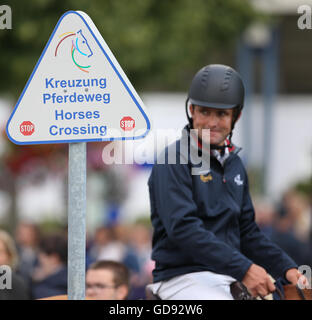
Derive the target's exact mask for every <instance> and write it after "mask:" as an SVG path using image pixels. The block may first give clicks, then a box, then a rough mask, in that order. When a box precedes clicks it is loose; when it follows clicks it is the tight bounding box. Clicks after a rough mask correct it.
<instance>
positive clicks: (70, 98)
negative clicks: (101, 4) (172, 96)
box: [6, 11, 151, 144]
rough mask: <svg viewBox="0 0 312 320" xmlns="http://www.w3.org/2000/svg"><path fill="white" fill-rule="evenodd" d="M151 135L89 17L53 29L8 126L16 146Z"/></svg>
mask: <svg viewBox="0 0 312 320" xmlns="http://www.w3.org/2000/svg"><path fill="white" fill-rule="evenodd" d="M150 129H151V124H150V121H149V118H148V117H147V114H146V111H145V107H144V105H143V102H142V101H141V99H140V97H139V96H138V94H137V93H136V91H135V90H134V88H133V86H132V85H131V83H130V81H129V80H128V78H127V76H126V75H125V73H124V72H123V70H122V69H121V67H120V65H119V64H118V62H117V60H116V59H115V57H114V55H113V54H112V52H111V51H110V49H109V47H108V46H107V44H106V43H105V41H104V39H103V38H102V36H101V35H100V33H99V31H98V30H97V28H96V27H95V25H94V23H93V22H92V20H91V19H90V17H89V16H88V15H87V14H85V13H84V12H81V11H68V12H66V13H65V14H64V15H63V16H62V17H61V18H60V20H59V22H58V23H57V25H56V27H55V29H54V31H53V33H52V35H51V37H50V39H49V41H48V43H47V45H46V47H45V49H44V50H43V53H42V54H41V57H40V59H39V61H38V62H37V65H36V67H35V69H34V71H33V72H32V74H31V76H30V78H29V80H28V82H27V84H26V86H25V88H24V90H23V92H22V94H21V96H20V98H19V99H18V101H17V104H16V106H15V109H14V111H13V113H12V115H11V117H10V119H9V121H8V123H7V128H6V130H7V135H8V137H9V139H10V140H11V141H12V142H14V143H16V144H44V143H69V142H82V141H107V140H127V139H140V138H144V137H145V136H146V134H147V133H148V132H149V130H150Z"/></svg>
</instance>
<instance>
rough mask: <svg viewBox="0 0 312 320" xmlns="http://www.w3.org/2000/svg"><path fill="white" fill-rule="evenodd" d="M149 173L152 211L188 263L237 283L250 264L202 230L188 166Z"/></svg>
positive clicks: (165, 167)
mask: <svg viewBox="0 0 312 320" xmlns="http://www.w3.org/2000/svg"><path fill="white" fill-rule="evenodd" d="M152 174H153V181H154V183H153V189H154V200H155V205H156V212H157V214H158V215H159V218H160V220H161V222H162V224H163V226H164V228H165V230H166V233H167V235H168V238H169V240H170V241H171V242H172V243H174V244H175V245H176V246H177V247H179V248H181V249H182V250H184V251H186V252H187V254H188V256H189V257H190V260H191V261H190V262H191V263H196V264H198V265H202V266H203V267H204V268H207V270H210V271H212V272H216V273H219V274H226V275H230V276H232V277H233V278H235V279H237V280H239V281H241V280H242V279H243V277H244V275H245V273H246V271H247V270H248V269H249V267H250V265H251V264H252V262H251V261H250V260H249V259H248V258H246V257H245V256H244V255H243V254H241V253H240V252H239V251H238V250H236V249H234V248H232V247H231V246H229V245H227V244H226V243H225V242H223V241H221V240H219V239H218V238H217V237H216V236H215V235H214V233H212V232H210V231H209V230H207V228H205V226H204V224H203V221H202V220H201V219H200V218H199V217H198V214H197V212H198V208H197V205H196V203H195V202H194V200H193V194H192V177H191V173H190V169H189V167H188V166H187V165H183V164H174V165H173V164H164V165H156V166H154V168H153V173H152Z"/></svg>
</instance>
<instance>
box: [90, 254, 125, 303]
mask: <svg viewBox="0 0 312 320" xmlns="http://www.w3.org/2000/svg"><path fill="white" fill-rule="evenodd" d="M128 294H129V272H128V269H127V268H126V266H124V265H123V264H122V263H119V262H116V261H109V260H101V261H97V262H95V263H93V264H92V265H91V266H90V267H89V269H88V271H87V274H86V297H87V298H88V299H94V300H126V299H127V296H128Z"/></svg>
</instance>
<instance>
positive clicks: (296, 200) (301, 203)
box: [279, 190, 312, 242]
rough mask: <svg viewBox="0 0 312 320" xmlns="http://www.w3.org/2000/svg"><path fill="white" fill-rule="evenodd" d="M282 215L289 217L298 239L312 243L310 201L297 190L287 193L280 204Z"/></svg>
mask: <svg viewBox="0 0 312 320" xmlns="http://www.w3.org/2000/svg"><path fill="white" fill-rule="evenodd" d="M279 212H280V215H281V216H282V217H287V218H288V221H289V224H291V229H292V231H293V232H294V234H295V236H296V238H298V239H300V240H301V241H303V242H308V241H311V229H312V212H311V207H310V204H309V202H308V199H307V198H306V197H304V196H303V195H302V194H300V193H299V192H296V191H295V190H289V191H287V192H286V193H285V194H284V196H283V198H282V202H281V204H280V208H279Z"/></svg>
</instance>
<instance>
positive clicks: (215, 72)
mask: <svg viewBox="0 0 312 320" xmlns="http://www.w3.org/2000/svg"><path fill="white" fill-rule="evenodd" d="M188 98H189V101H190V103H191V104H193V105H197V106H202V107H211V108H220V109H229V108H235V107H237V106H240V108H241V109H242V108H243V105H244V85H243V81H242V79H241V77H240V75H239V74H238V73H237V72H236V71H235V70H234V69H232V68H231V67H228V66H225V65H222V64H210V65H208V66H206V67H204V68H202V69H200V70H199V71H198V72H197V73H196V75H195V77H194V78H193V80H192V83H191V86H190V90H189V95H188Z"/></svg>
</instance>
